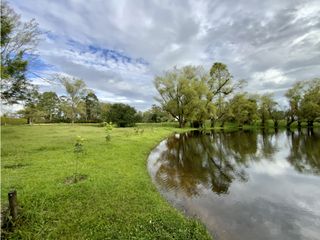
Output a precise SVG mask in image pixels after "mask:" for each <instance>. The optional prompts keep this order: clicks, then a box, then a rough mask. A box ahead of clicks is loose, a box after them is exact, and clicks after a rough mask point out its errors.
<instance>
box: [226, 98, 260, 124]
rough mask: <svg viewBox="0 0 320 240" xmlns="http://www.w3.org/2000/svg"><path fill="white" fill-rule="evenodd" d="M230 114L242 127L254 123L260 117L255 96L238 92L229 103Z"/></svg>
mask: <svg viewBox="0 0 320 240" xmlns="http://www.w3.org/2000/svg"><path fill="white" fill-rule="evenodd" d="M228 108H229V110H230V113H229V116H230V118H231V120H232V121H236V122H237V123H238V126H239V127H240V128H241V127H242V126H243V125H244V124H252V123H253V121H254V120H256V119H257V118H258V106H257V101H256V99H255V98H253V97H250V96H247V94H245V93H239V94H236V95H235V96H234V97H233V98H232V99H231V100H230V103H229V104H228Z"/></svg>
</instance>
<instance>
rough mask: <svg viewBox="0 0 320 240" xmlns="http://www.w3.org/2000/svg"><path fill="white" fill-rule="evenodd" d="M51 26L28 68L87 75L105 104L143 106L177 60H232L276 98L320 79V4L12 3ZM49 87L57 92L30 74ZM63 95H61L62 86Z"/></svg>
mask: <svg viewBox="0 0 320 240" xmlns="http://www.w3.org/2000/svg"><path fill="white" fill-rule="evenodd" d="M9 4H10V5H11V6H12V7H13V8H14V10H15V11H16V12H17V13H19V14H21V17H22V19H23V20H30V19H31V18H35V19H36V21H37V22H38V23H39V25H40V27H41V29H42V30H43V31H44V32H45V34H44V36H43V40H42V41H41V43H40V45H39V47H38V50H39V55H40V58H39V61H37V64H34V65H33V66H32V69H31V70H32V71H34V72H35V73H37V74H39V75H40V76H43V77H45V78H47V77H48V78H49V77H50V74H52V73H55V72H60V73H62V72H63V73H66V74H70V75H74V76H77V77H80V78H82V79H83V80H85V82H86V84H87V85H88V87H89V88H91V89H93V90H94V91H95V93H96V94H97V96H98V97H99V98H100V100H102V101H107V102H123V103H128V104H131V105H133V106H135V107H136V108H137V109H139V110H146V109H147V108H149V107H150V106H151V104H152V103H154V102H155V101H154V99H153V98H154V96H155V95H156V90H155V88H154V86H153V79H154V76H155V75H157V74H161V73H162V72H163V71H164V70H168V69H170V68H172V67H173V66H183V65H187V64H193V65H199V64H200V65H203V66H204V67H205V68H206V69H209V67H210V66H211V65H212V64H213V63H214V62H217V61H219V62H223V63H226V64H227V65H228V67H229V70H230V72H231V73H232V75H233V76H234V79H235V80H237V79H246V80H247V81H248V86H247V87H246V89H245V90H247V91H248V92H254V93H266V92H273V93H274V94H275V96H276V98H277V99H278V100H279V102H283V101H284V99H283V93H284V92H285V91H286V89H287V88H288V87H290V86H292V84H293V83H294V82H295V81H297V80H303V79H309V78H313V77H319V76H320V1H319V0H308V1H296V0H266V1H261V0H246V1H245V0H243V1H238V0H229V1H221V0H220V1H210V0H203V1H201V0H200V1H198V0H197V1H196V0H194V1H186V0H180V1H178V0H177V1H171V0H167V1H160V0H159V1H152V0H145V1H143V0H141V1H140V0H135V1H132V0H127V1H126V0H114V1H104V0H91V1H88V0H64V1H63V0H55V1H49V0H47V1H46V0H9ZM33 81H34V82H35V83H36V84H38V85H40V88H41V89H42V90H43V91H45V90H54V91H58V92H61V91H62V89H61V88H60V87H59V86H57V85H50V84H48V83H46V82H43V81H42V80H41V79H39V78H37V77H35V76H33ZM61 93H62V92H61Z"/></svg>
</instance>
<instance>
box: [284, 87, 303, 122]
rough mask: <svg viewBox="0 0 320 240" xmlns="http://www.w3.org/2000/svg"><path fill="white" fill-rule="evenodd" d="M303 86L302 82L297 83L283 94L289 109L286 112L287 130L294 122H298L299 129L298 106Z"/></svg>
mask: <svg viewBox="0 0 320 240" xmlns="http://www.w3.org/2000/svg"><path fill="white" fill-rule="evenodd" d="M303 86H304V83H303V82H302V81H300V82H297V83H296V84H294V85H293V87H292V88H290V89H289V90H288V91H287V92H286V93H285V96H286V97H287V99H288V101H289V109H288V111H287V112H286V118H287V128H290V126H291V124H292V123H293V122H295V121H298V127H299V128H300V127H301V117H300V104H301V99H302V96H303V91H304V88H303Z"/></svg>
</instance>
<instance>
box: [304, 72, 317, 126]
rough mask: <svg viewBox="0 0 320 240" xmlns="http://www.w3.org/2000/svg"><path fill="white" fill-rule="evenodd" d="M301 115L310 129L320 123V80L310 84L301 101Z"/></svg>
mask: <svg viewBox="0 0 320 240" xmlns="http://www.w3.org/2000/svg"><path fill="white" fill-rule="evenodd" d="M301 115H302V116H303V118H304V119H305V120H306V121H307V124H308V128H312V127H313V123H314V121H320V78H316V79H313V80H312V81H309V82H308V89H307V90H306V92H305V94H304V96H303V98H302V100H301Z"/></svg>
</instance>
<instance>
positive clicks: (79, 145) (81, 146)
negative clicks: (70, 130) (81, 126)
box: [73, 136, 85, 183]
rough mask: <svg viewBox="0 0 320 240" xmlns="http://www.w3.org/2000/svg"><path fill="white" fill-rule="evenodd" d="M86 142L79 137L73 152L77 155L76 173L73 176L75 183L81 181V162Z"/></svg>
mask: <svg viewBox="0 0 320 240" xmlns="http://www.w3.org/2000/svg"><path fill="white" fill-rule="evenodd" d="M84 141H85V139H84V138H82V137H81V136H77V138H76V142H75V144H74V148H73V152H74V154H75V155H76V159H75V173H74V175H73V177H74V183H76V182H78V180H79V179H80V174H79V161H80V158H81V157H82V155H83V154H84V144H83V143H84Z"/></svg>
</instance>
